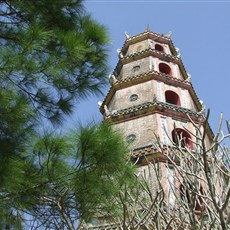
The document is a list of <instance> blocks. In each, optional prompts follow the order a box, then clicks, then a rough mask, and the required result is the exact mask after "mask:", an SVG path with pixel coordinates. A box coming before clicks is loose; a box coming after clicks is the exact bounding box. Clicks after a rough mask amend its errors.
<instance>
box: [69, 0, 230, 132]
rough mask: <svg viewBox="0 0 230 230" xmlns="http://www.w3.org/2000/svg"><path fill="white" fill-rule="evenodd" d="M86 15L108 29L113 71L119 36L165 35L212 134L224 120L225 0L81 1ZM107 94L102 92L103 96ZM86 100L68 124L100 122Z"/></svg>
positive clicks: (228, 73)
mask: <svg viewBox="0 0 230 230" xmlns="http://www.w3.org/2000/svg"><path fill="white" fill-rule="evenodd" d="M85 6H86V10H87V11H88V12H90V13H91V14H92V16H93V18H94V19H96V20H97V21H98V22H100V23H101V24H104V25H105V26H106V27H107V28H108V32H109V35H110V38H111V46H110V47H109V66H110V68H111V72H112V71H113V69H114V68H115V66H116V64H117V61H118V57H117V52H116V50H117V49H118V48H121V47H122V46H123V44H124V41H125V35H124V32H125V31H127V32H128V34H129V35H136V34H139V33H141V32H143V31H144V30H145V29H146V27H147V25H149V26H150V29H151V30H152V31H153V32H158V33H162V34H167V33H168V32H169V31H172V32H173V34H172V40H173V43H174V45H175V46H176V47H179V49H180V53H181V58H182V61H183V63H184V66H185V69H186V71H187V72H189V73H190V74H191V75H192V84H193V86H194V88H195V90H196V93H197V95H198V97H199V98H200V99H201V100H202V101H204V104H205V107H206V108H210V109H211V117H210V125H211V127H212V128H213V131H214V132H215V131H216V129H217V124H218V120H219V117H220V113H221V112H223V113H224V118H225V119H230V108H229V107H230V103H229V98H230V44H229V42H230V0H229V1H119V0H117V1H109V0H107V1H103V0H101V1H99V0H86V1H85ZM107 91H108V89H105V90H104V93H105V94H106V93H107ZM99 100H103V97H99V98H95V97H90V98H89V99H88V100H87V101H84V102H82V103H81V104H80V105H78V106H77V108H76V113H75V114H74V115H73V116H72V122H76V121H79V120H80V121H81V122H83V123H85V122H88V121H90V120H92V119H95V120H101V119H102V116H101V115H100V113H99V110H98V106H97V102H98V101H99Z"/></svg>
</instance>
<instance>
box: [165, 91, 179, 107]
mask: <svg viewBox="0 0 230 230" xmlns="http://www.w3.org/2000/svg"><path fill="white" fill-rule="evenodd" d="M165 101H166V102H167V103H170V104H174V105H178V106H181V103H180V97H179V96H178V94H177V93H175V92H173V91H171V90H167V91H166V92H165Z"/></svg>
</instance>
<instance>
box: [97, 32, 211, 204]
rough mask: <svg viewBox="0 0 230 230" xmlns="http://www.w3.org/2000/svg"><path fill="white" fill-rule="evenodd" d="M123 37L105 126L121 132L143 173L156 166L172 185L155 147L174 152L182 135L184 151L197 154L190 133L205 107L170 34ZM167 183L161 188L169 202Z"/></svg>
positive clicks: (163, 159)
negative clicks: (187, 148) (173, 148)
mask: <svg viewBox="0 0 230 230" xmlns="http://www.w3.org/2000/svg"><path fill="white" fill-rule="evenodd" d="M125 35H126V40H125V43H124V45H123V47H122V48H121V49H118V50H117V52H118V57H119V60H118V63H117V65H116V67H115V69H114V71H113V73H112V74H111V75H110V84H111V87H110V89H109V92H108V93H107V95H106V97H105V99H104V101H103V102H102V103H101V104H100V111H101V113H102V114H103V116H104V119H105V120H106V121H108V122H110V123H111V124H112V125H113V127H114V128H115V129H118V130H120V131H121V132H122V133H123V135H124V138H125V139H126V141H127V142H128V143H129V145H130V148H131V150H132V156H131V157H132V158H133V159H134V161H135V162H136V163H137V165H138V166H139V170H140V171H142V172H143V171H144V170H145V169H146V167H147V165H148V163H149V162H157V163H159V164H160V170H161V175H162V176H164V175H166V176H165V178H166V180H167V179H168V180H170V178H169V176H167V175H172V173H171V172H167V170H170V168H169V167H167V166H166V164H168V162H167V158H166V157H165V155H164V154H163V153H162V152H159V148H157V146H156V142H158V143H159V142H160V145H161V146H162V148H168V147H173V146H175V145H176V144H178V139H177V137H178V136H180V137H181V143H180V144H181V146H182V147H184V146H186V147H189V148H190V149H191V150H192V151H193V150H194V151H195V150H196V148H197V147H196V145H195V143H196V141H197V140H195V136H193V135H192V133H194V134H195V132H196V130H195V127H194V124H200V123H202V119H204V107H203V104H202V101H200V100H199V99H198V97H197V95H196V92H195V90H194V88H193V86H192V83H191V75H190V74H189V73H187V72H186V70H185V67H184V65H183V62H182V59H181V56H180V53H179V49H178V48H176V47H175V46H174V44H173V42H172V40H171V32H169V33H168V34H167V35H162V34H158V33H155V32H151V31H150V30H149V28H147V29H146V31H144V32H143V33H140V34H138V35H135V36H129V35H128V34H127V33H125ZM206 127H207V130H205V131H206V132H205V133H206V136H205V142H206V144H207V146H208V145H210V143H211V140H212V139H213V134H212V131H211V128H210V126H209V125H207V126H206ZM146 159H147V160H146ZM172 177H173V176H172ZM172 177H171V179H173V178H172ZM166 180H165V181H164V182H163V185H162V186H163V188H164V191H165V193H166V196H165V197H168V199H169V200H170V194H169V193H170V188H169V187H167V181H166ZM171 199H173V197H171ZM169 202H170V201H169ZM172 202H173V201H172Z"/></svg>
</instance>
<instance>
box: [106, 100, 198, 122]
mask: <svg viewBox="0 0 230 230" xmlns="http://www.w3.org/2000/svg"><path fill="white" fill-rule="evenodd" d="M154 106H157V107H159V108H164V109H169V110H174V111H178V112H182V113H184V114H189V115H193V116H197V117H200V116H202V114H200V113H199V112H195V111H192V110H190V109H186V108H183V107H181V106H177V105H174V104H170V103H167V102H161V101H157V100H156V99H154V100H153V101H152V102H144V103H142V104H139V105H135V106H131V107H129V108H125V109H119V110H114V111H111V112H110V113H109V114H107V115H106V116H105V118H110V117H111V118H113V117H117V116H119V115H125V114H130V113H133V112H136V111H138V110H143V109H147V108H150V107H154ZM158 110H159V109H158Z"/></svg>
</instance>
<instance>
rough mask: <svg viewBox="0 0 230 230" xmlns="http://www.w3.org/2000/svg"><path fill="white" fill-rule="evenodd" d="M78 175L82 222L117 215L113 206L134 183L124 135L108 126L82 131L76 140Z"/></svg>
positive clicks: (132, 169)
mask: <svg viewBox="0 0 230 230" xmlns="http://www.w3.org/2000/svg"><path fill="white" fill-rule="evenodd" d="M73 143H77V145H76V152H74V153H75V154H76V157H77V159H80V161H79V162H77V164H78V173H77V174H76V179H75V180H74V181H73V182H74V189H75V193H76V200H77V201H78V203H79V209H80V210H81V215H82V218H84V219H85V220H89V218H90V217H92V215H93V214H94V215H95V213H96V212H104V213H107V214H108V213H109V212H110V211H115V210H114V209H116V205H115V203H113V202H111V201H112V200H113V199H114V198H115V197H116V196H118V193H119V190H120V189H121V187H122V186H123V185H124V184H130V183H132V182H133V181H134V173H133V172H134V168H133V166H132V164H131V163H128V152H129V150H128V146H127V145H126V143H125V142H124V141H123V138H122V135H121V134H120V133H118V132H116V131H113V130H112V127H111V126H110V125H108V124H106V123H103V124H101V125H100V126H99V127H96V126H95V125H92V126H89V127H87V128H81V132H80V133H79V134H77V136H76V135H75V136H73Z"/></svg>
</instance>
